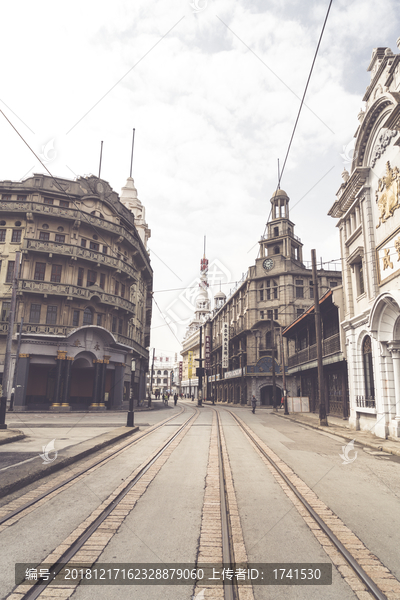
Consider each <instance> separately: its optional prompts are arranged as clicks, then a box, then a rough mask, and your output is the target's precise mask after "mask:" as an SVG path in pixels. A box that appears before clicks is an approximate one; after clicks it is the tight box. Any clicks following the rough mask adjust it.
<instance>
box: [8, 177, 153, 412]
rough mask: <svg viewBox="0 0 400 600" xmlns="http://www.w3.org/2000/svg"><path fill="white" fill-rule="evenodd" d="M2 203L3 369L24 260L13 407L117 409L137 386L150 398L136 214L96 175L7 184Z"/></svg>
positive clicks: (145, 277) (146, 271) (146, 267)
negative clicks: (17, 264) (18, 257)
mask: <svg viewBox="0 0 400 600" xmlns="http://www.w3.org/2000/svg"><path fill="white" fill-rule="evenodd" d="M131 181H132V185H133V180H130V179H129V180H128V183H129V185H131V183H130V182H131ZM0 197H1V200H0V253H1V273H0V303H1V322H0V360H1V361H2V366H1V365H0V369H2V368H3V367H4V352H5V342H6V335H7V331H8V318H9V311H10V305H11V284H12V279H13V267H14V263H15V261H16V252H20V253H21V259H22V260H21V268H20V274H19V278H18V290H17V308H16V314H15V325H16V326H15V331H14V337H13V347H12V361H11V378H9V383H10V386H11V381H12V375H13V372H14V368H15V364H16V358H17V357H16V349H17V332H18V329H19V325H18V324H20V323H21V319H23V321H24V323H23V327H22V333H21V346H20V350H19V355H18V365H17V371H16V387H15V398H14V410H29V409H51V408H58V409H60V408H63V409H65V410H70V409H78V408H79V409H87V408H89V409H94V410H95V409H101V408H104V407H107V408H118V407H119V406H121V404H122V402H123V400H127V399H129V395H130V388H131V386H132V387H133V388H134V394H135V395H136V396H141V395H142V396H143V397H144V394H145V373H146V371H147V365H148V351H147V350H146V347H147V346H149V343H150V324H151V311H152V306H151V294H152V277H153V273H152V269H151V266H150V260H149V256H148V252H147V251H146V248H145V241H146V235H147V234H145V237H144V242H143V241H142V239H141V237H140V235H139V233H138V230H137V229H136V227H135V219H134V215H133V214H132V212H131V210H129V209H128V208H126V207H125V206H124V205H123V204H122V203H121V201H120V198H119V196H118V194H117V193H116V192H114V191H113V190H112V189H111V187H110V186H109V184H108V183H107V182H106V181H104V180H102V179H98V178H97V177H94V176H89V177H79V178H78V179H76V180H75V181H71V180H68V179H61V178H57V179H53V178H52V177H50V176H47V175H42V174H37V175H33V176H32V177H29V178H28V179H26V180H24V181H22V182H12V181H2V182H0ZM145 231H146V230H145ZM132 366H134V369H135V370H134V371H133V372H132ZM3 392H7V395H8V397H10V393H11V389H10V387H9V389H8V390H3Z"/></svg>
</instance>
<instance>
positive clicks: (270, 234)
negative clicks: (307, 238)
mask: <svg viewBox="0 0 400 600" xmlns="http://www.w3.org/2000/svg"><path fill="white" fill-rule="evenodd" d="M283 235H289V236H290V237H292V238H293V239H294V240H296V241H297V242H301V239H300V238H299V237H298V236H297V235H295V234H294V233H293V231H292V230H291V229H288V228H287V227H284V228H283V229H280V231H279V234H278V235H275V234H274V233H273V231H272V232H268V233H266V234H265V235H263V236H262V237H261V239H262V240H273V239H274V238H279V237H282V236H283Z"/></svg>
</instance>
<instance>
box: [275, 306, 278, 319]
mask: <svg viewBox="0 0 400 600" xmlns="http://www.w3.org/2000/svg"><path fill="white" fill-rule="evenodd" d="M274 319H275V321H277V320H278V309H277V308H274Z"/></svg>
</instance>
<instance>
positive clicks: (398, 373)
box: [388, 342, 400, 437]
mask: <svg viewBox="0 0 400 600" xmlns="http://www.w3.org/2000/svg"><path fill="white" fill-rule="evenodd" d="M388 349H389V352H390V354H391V355H392V361H393V379H394V397H395V402H396V416H395V418H394V419H392V420H391V421H390V423H389V435H391V436H393V437H400V344H399V342H394V343H391V344H389V345H388Z"/></svg>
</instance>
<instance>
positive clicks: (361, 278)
mask: <svg viewBox="0 0 400 600" xmlns="http://www.w3.org/2000/svg"><path fill="white" fill-rule="evenodd" d="M357 271H358V273H357V275H358V295H361V294H363V293H364V292H365V287H364V268H363V263H362V261H360V262H359V263H358V267H357Z"/></svg>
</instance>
